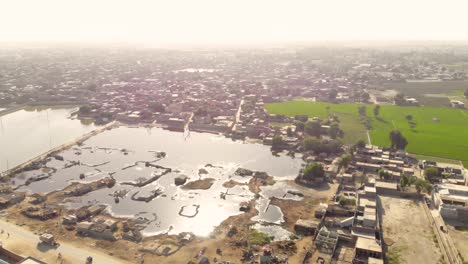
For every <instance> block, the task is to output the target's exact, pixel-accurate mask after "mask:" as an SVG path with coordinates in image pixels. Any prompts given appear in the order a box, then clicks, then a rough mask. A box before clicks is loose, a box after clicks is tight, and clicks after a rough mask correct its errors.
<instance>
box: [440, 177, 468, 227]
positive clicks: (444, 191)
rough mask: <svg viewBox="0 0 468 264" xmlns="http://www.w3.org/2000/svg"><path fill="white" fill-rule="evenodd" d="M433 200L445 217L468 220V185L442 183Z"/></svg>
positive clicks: (462, 220)
mask: <svg viewBox="0 0 468 264" xmlns="http://www.w3.org/2000/svg"><path fill="white" fill-rule="evenodd" d="M433 200H434V204H435V206H436V207H437V208H438V209H439V211H440V215H441V216H442V217H443V218H445V219H452V220H458V221H461V222H468V186H461V185H455V184H441V185H439V186H438V187H437V188H436V189H435V191H434V192H433Z"/></svg>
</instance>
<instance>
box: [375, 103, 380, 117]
mask: <svg viewBox="0 0 468 264" xmlns="http://www.w3.org/2000/svg"><path fill="white" fill-rule="evenodd" d="M379 113H380V105H376V106H375V107H374V116H375V117H377V116H378V115H379Z"/></svg>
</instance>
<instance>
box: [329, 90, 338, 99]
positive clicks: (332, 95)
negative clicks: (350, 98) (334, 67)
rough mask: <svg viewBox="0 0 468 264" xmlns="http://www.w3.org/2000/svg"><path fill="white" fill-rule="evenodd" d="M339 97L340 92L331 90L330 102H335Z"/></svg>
mask: <svg viewBox="0 0 468 264" xmlns="http://www.w3.org/2000/svg"><path fill="white" fill-rule="evenodd" d="M337 95H338V92H337V91H336V90H335V89H331V90H330V91H329V92H328V98H329V99H330V100H335V99H336V96H337Z"/></svg>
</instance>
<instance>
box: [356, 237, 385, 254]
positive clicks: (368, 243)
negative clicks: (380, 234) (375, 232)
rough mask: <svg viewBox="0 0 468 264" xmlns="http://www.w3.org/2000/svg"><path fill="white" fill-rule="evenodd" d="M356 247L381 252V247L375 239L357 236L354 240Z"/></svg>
mask: <svg viewBox="0 0 468 264" xmlns="http://www.w3.org/2000/svg"><path fill="white" fill-rule="evenodd" d="M356 248H358V249H363V250H367V251H373V252H382V247H381V246H380V245H379V244H378V243H377V241H376V240H375V239H371V238H364V237H358V239H357V241H356Z"/></svg>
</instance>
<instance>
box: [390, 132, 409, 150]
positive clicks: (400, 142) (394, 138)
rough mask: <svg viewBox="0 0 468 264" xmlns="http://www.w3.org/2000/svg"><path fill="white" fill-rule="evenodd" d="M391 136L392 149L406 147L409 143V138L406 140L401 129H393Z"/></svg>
mask: <svg viewBox="0 0 468 264" xmlns="http://www.w3.org/2000/svg"><path fill="white" fill-rule="evenodd" d="M389 138H390V148H392V149H405V148H406V145H408V140H406V138H405V137H404V136H403V134H402V133H401V132H400V130H392V131H391V132H390V135H389Z"/></svg>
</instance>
